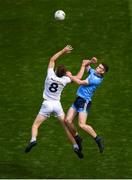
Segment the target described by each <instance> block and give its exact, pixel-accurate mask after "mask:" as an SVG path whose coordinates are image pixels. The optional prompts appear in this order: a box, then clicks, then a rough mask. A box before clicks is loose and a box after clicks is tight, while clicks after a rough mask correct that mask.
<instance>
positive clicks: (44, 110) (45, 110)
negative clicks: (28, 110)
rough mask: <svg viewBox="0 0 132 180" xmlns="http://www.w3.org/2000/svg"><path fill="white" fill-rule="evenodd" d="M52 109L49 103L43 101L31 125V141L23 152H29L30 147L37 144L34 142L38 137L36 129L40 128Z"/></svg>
mask: <svg viewBox="0 0 132 180" xmlns="http://www.w3.org/2000/svg"><path fill="white" fill-rule="evenodd" d="M52 110H53V108H52V103H51V102H50V101H46V100H45V101H43V103H42V106H41V108H40V111H39V114H38V115H37V117H36V119H35V121H34V123H33V125H32V136H31V140H30V143H29V144H28V146H27V147H26V149H25V152H26V153H27V152H29V151H30V150H31V149H32V147H34V146H35V145H36V144H37V142H36V138H37V135H38V128H39V127H40V125H41V124H42V122H44V121H45V120H46V119H47V117H48V116H49V115H50V113H51V112H52Z"/></svg>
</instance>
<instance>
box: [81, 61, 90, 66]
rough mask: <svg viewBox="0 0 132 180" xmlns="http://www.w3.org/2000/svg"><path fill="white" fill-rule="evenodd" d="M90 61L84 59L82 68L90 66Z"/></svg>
mask: <svg viewBox="0 0 132 180" xmlns="http://www.w3.org/2000/svg"><path fill="white" fill-rule="evenodd" d="M90 62H91V61H90V60H89V59H84V60H83V62H82V66H88V65H89V64H90Z"/></svg>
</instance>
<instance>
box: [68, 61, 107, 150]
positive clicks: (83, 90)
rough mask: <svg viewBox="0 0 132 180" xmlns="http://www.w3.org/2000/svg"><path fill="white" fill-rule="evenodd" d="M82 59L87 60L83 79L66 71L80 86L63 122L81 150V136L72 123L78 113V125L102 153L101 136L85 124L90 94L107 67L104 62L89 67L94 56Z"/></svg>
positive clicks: (93, 62)
mask: <svg viewBox="0 0 132 180" xmlns="http://www.w3.org/2000/svg"><path fill="white" fill-rule="evenodd" d="M84 61H85V63H86V61H87V65H86V68H85V69H86V70H87V72H88V73H89V75H88V77H87V78H86V79H85V80H80V79H78V78H77V77H76V76H73V75H72V74H71V72H67V76H69V77H70V79H71V80H72V81H73V82H75V83H77V84H78V85H80V86H79V88H78V90H77V93H76V95H77V97H76V100H75V101H74V103H73V104H72V106H71V107H70V109H69V110H68V113H67V116H66V119H65V123H66V125H67V127H68V128H69V130H70V131H71V133H72V135H73V136H74V137H75V140H76V142H77V144H78V145H79V148H80V150H82V145H81V143H82V138H81V137H80V136H79V135H78V133H77V131H76V128H75V126H74V124H73V120H74V118H75V116H76V115H78V121H79V122H78V124H79V127H80V128H81V129H83V130H84V131H85V132H86V133H88V134H89V135H91V136H92V137H93V138H94V139H95V142H96V143H97V145H98V147H99V151H100V153H102V152H103V150H104V142H103V138H102V137H100V136H98V135H97V133H96V132H95V130H94V129H93V128H92V127H91V126H90V125H89V124H86V120H87V116H88V112H89V109H90V106H91V100H92V96H93V94H94V92H95V90H96V88H97V87H98V86H99V85H100V84H101V82H102V81H103V77H104V74H105V73H106V72H108V69H109V68H108V66H107V65H106V64H104V63H101V64H99V65H98V66H97V68H96V69H93V68H91V67H90V64H96V63H97V58H96V57H93V58H92V59H91V60H84ZM83 73H84V72H83Z"/></svg>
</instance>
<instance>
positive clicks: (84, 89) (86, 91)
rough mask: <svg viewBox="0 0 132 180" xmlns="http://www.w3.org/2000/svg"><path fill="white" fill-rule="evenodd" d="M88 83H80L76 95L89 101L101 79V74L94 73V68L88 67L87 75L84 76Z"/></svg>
mask: <svg viewBox="0 0 132 180" xmlns="http://www.w3.org/2000/svg"><path fill="white" fill-rule="evenodd" d="M86 80H87V81H88V85H81V86H80V87H79V88H78V90H77V96H80V97H82V98H83V99H85V100H86V101H91V98H92V96H93V94H94V92H95V90H96V88H97V87H98V86H99V85H100V83H101V82H102V80H103V77H102V76H99V75H97V74H96V72H95V70H94V69H92V68H90V69H89V76H88V77H87V78H86Z"/></svg>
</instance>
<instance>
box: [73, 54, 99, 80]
mask: <svg viewBox="0 0 132 180" xmlns="http://www.w3.org/2000/svg"><path fill="white" fill-rule="evenodd" d="M95 63H97V58H96V57H93V58H92V59H91V60H89V59H88V60H83V62H82V65H81V68H80V70H79V72H78V73H77V75H76V78H78V79H82V76H83V74H84V71H85V68H87V69H89V68H90V64H95Z"/></svg>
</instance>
